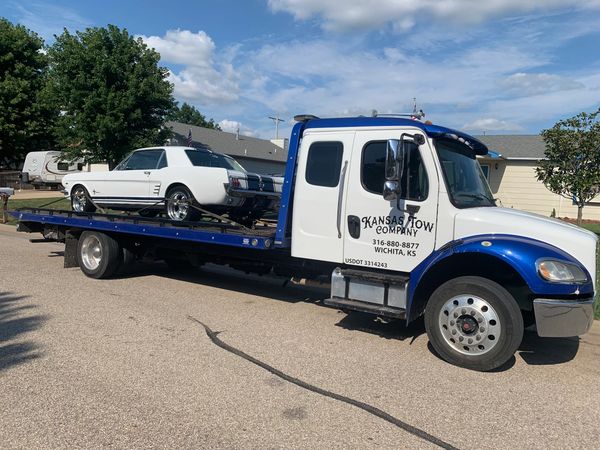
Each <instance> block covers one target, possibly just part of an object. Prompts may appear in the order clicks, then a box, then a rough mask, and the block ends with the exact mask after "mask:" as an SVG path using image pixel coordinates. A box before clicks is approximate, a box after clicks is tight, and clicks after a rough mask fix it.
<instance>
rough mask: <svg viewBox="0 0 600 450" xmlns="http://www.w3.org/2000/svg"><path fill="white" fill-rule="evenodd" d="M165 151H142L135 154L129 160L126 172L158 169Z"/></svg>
mask: <svg viewBox="0 0 600 450" xmlns="http://www.w3.org/2000/svg"><path fill="white" fill-rule="evenodd" d="M163 153H164V150H140V151H137V152H133V153H132V154H131V157H130V158H129V159H128V160H127V164H126V165H125V170H152V169H156V167H157V166H158V162H159V160H160V157H161V156H162V154H163Z"/></svg>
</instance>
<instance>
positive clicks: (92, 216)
mask: <svg viewBox="0 0 600 450" xmlns="http://www.w3.org/2000/svg"><path fill="white" fill-rule="evenodd" d="M10 214H11V215H12V216H13V217H15V218H16V219H18V220H19V226H18V229H19V231H27V232H36V231H40V232H43V231H44V229H48V230H51V229H54V230H58V231H61V229H65V228H81V229H86V230H97V231H104V232H113V233H115V232H117V233H125V234H129V235H137V236H145V237H153V238H168V239H174V240H179V241H191V242H197V243H204V244H222V245H229V246H233V247H242V248H253V249H257V250H268V249H270V248H272V247H273V240H274V238H275V227H272V226H268V225H267V226H262V227H259V228H253V229H249V228H246V227H243V226H240V225H234V224H231V223H226V222H218V221H216V220H202V221H195V222H177V221H173V220H168V219H162V218H144V217H142V216H138V215H129V214H102V213H78V212H74V211H68V210H56V209H49V208H19V209H18V210H16V211H11V212H10ZM59 235H60V233H59ZM59 240H60V239H59Z"/></svg>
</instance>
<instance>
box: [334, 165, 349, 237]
mask: <svg viewBox="0 0 600 450" xmlns="http://www.w3.org/2000/svg"><path fill="white" fill-rule="evenodd" d="M346 167H348V161H344V167H342V173H341V175H340V190H339V191H338V204H337V223H336V225H337V232H338V239H341V238H342V200H343V198H344V181H345V180H346Z"/></svg>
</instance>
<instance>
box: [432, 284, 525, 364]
mask: <svg viewBox="0 0 600 450" xmlns="http://www.w3.org/2000/svg"><path fill="white" fill-rule="evenodd" d="M425 328H426V329H427V335H428V336H429V341H430V342H431V345H432V346H433V348H434V349H435V350H436V351H437V353H438V354H439V355H440V356H441V357H442V358H443V359H444V360H446V361H448V362H449V363H451V364H454V365H457V366H461V367H465V368H467V369H472V370H479V371H488V370H492V369H495V368H497V367H499V366H501V365H502V364H504V363H505V362H506V361H508V360H509V359H510V357H511V356H513V355H514V353H515V351H516V350H517V348H518V347H519V345H520V344H521V340H522V339H523V318H522V315H521V311H520V309H519V306H518V305H517V302H516V301H515V299H514V298H513V297H512V295H511V294H510V293H509V292H508V291H507V290H506V289H504V288H503V287H502V286H500V285H499V284H498V283H495V282H493V281H491V280H488V279H487V278H481V277H471V276H469V277H459V278H455V279H453V280H450V281H447V282H446V283H444V284H442V285H441V286H440V287H438V288H437V289H436V290H435V291H434V292H433V294H432V295H431V297H430V298H429V302H428V303H427V307H426V311H425Z"/></svg>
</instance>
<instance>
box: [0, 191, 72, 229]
mask: <svg viewBox="0 0 600 450" xmlns="http://www.w3.org/2000/svg"><path fill="white" fill-rule="evenodd" d="M57 200H59V201H57ZM52 202H56V203H52ZM48 203H52V204H51V205H48V208H52V209H71V206H70V204H69V200H67V199H66V198H64V197H60V196H57V197H53V198H33V199H27V200H11V199H10V198H9V199H8V210H9V211H12V210H15V209H17V208H40V207H42V206H44V205H46V204H48ZM0 211H1V210H0ZM7 223H8V224H10V225H16V224H17V219H15V218H14V217H12V216H11V215H9V216H8V222H7Z"/></svg>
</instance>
